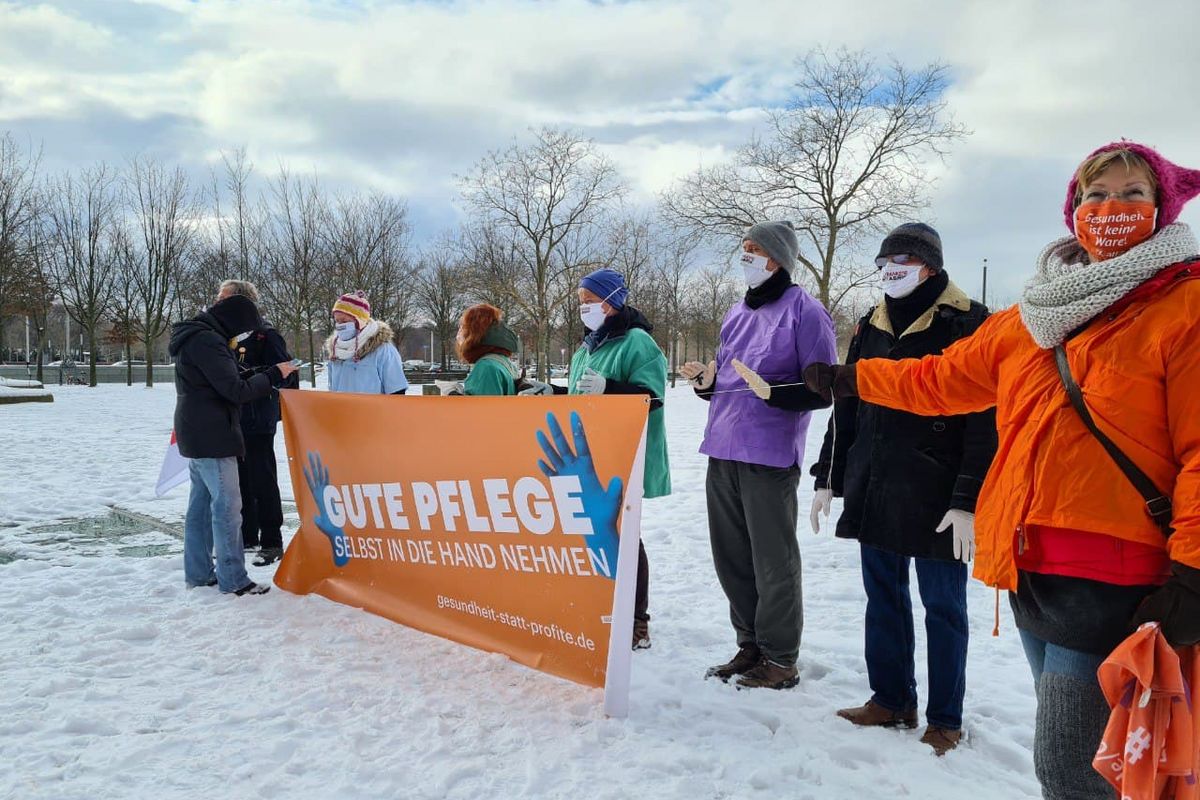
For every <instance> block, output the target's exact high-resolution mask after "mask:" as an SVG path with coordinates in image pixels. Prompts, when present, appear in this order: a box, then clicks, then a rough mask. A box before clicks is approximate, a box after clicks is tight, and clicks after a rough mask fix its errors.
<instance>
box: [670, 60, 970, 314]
mask: <svg viewBox="0 0 1200 800" xmlns="http://www.w3.org/2000/svg"><path fill="white" fill-rule="evenodd" d="M798 68H799V71H800V76H799V78H798V80H797V83H796V91H797V94H796V98H795V99H794V100H793V101H792V102H791V103H790V104H789V105H788V106H787V107H786V108H785V109H783V110H781V111H776V112H773V113H771V114H770V116H769V119H768V124H767V130H766V134H765V135H764V136H761V137H759V136H756V137H755V138H754V139H753V140H752V141H750V142H749V143H748V144H747V145H745V146H744V147H743V148H742V149H741V150H740V151H739V152H738V154H737V157H736V158H735V159H734V162H733V163H732V164H728V165H721V166H717V167H711V168H707V169H701V170H699V171H697V172H696V173H694V174H693V175H691V176H690V177H688V178H687V179H686V180H684V182H683V183H682V185H681V186H679V187H678V188H677V189H676V190H675V191H673V192H670V193H668V194H666V195H664V197H663V204H664V206H665V208H666V209H667V210H668V212H669V213H670V215H671V216H672V217H673V218H674V219H675V220H676V221H677V223H678V224H680V225H682V226H683V227H684V228H685V229H687V230H690V231H691V232H693V233H695V234H699V235H703V236H707V237H709V238H710V239H711V238H713V237H728V236H730V235H740V234H741V233H742V231H744V230H745V228H746V227H748V226H749V225H751V224H753V223H754V222H759V221H762V220H765V219H790V220H791V221H792V222H793V223H794V224H795V226H796V231H797V234H798V235H799V236H800V238H801V248H800V249H801V255H800V263H801V264H802V265H803V268H804V273H803V274H804V276H805V277H806V278H807V279H808V283H809V285H810V286H811V287H813V288H814V289H815V293H816V294H817V296H818V297H819V298H820V300H821V302H822V303H824V304H825V305H826V307H828V308H830V309H833V308H835V307H836V306H837V304H838V303H839V302H840V301H841V299H842V298H843V297H844V296H845V295H846V293H847V292H849V291H851V290H852V289H853V288H854V287H855V286H857V285H860V284H861V283H862V282H863V280H868V279H872V278H873V277H874V274H875V271H874V269H873V268H872V267H869V266H868V267H867V268H865V269H856V268H855V264H854V261H853V259H851V258H850V257H849V255H850V254H852V253H853V252H854V250H855V249H856V248H857V247H860V246H862V245H863V244H864V243H865V242H866V241H867V240H868V239H869V238H871V237H873V236H877V235H879V234H880V233H882V232H883V231H884V230H886V229H887V228H888V227H889V226H890V225H892V224H895V223H896V222H898V221H901V220H903V219H904V218H908V217H911V216H913V215H915V214H916V213H918V212H920V211H922V210H923V209H925V208H926V207H927V205H928V193H929V190H930V187H931V184H932V180H931V178H930V176H929V172H928V169H927V166H926V164H927V160H928V159H929V158H931V157H934V158H942V157H944V156H945V155H946V153H947V152H948V150H949V148H950V146H951V145H952V144H953V143H954V142H956V141H958V140H960V139H962V138H964V137H965V136H966V135H967V134H968V131H967V130H966V128H964V127H963V126H961V125H958V124H956V123H955V122H954V121H953V119H952V118H951V117H950V116H949V115H948V114H947V112H946V101H945V99H944V93H945V89H946V86H947V84H948V77H947V68H946V67H945V66H944V65H942V64H939V63H932V64H929V65H927V66H925V67H922V68H921V69H918V70H915V71H914V70H911V69H909V68H908V67H906V66H904V65H903V64H901V63H900V62H899V61H897V60H894V59H893V60H892V61H890V62H889V63H888V64H886V65H883V66H881V65H879V64H877V63H876V62H875V61H874V60H872V59H871V58H870V57H869V56H867V55H866V54H865V53H861V52H850V51H847V50H845V49H842V50H838V51H837V52H836V53H832V54H830V53H828V52H826V51H824V50H816V51H814V52H812V53H810V54H809V55H808V56H807V57H805V58H803V59H801V60H800V61H799V62H798Z"/></svg>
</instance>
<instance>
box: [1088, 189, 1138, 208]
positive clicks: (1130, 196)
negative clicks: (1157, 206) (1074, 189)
mask: <svg viewBox="0 0 1200 800" xmlns="http://www.w3.org/2000/svg"><path fill="white" fill-rule="evenodd" d="M1110 197H1115V198H1117V199H1118V200H1120V201H1122V202H1125V203H1144V202H1145V201H1147V200H1152V199H1153V198H1151V197H1150V196H1149V191H1148V190H1147V189H1144V188H1142V187H1140V186H1135V187H1133V188H1131V189H1124V190H1122V191H1120V192H1106V191H1104V190H1102V189H1091V190H1089V191H1086V192H1084V193H1083V197H1082V198H1081V199H1080V201H1079V205H1081V206H1082V205H1094V204H1097V203H1103V202H1104V201H1105V200H1107V199H1108V198H1110Z"/></svg>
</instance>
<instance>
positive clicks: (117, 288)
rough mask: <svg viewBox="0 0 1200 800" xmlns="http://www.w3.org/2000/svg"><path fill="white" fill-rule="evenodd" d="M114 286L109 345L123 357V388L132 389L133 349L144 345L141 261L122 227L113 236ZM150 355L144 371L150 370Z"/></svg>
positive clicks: (127, 233)
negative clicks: (140, 278)
mask: <svg viewBox="0 0 1200 800" xmlns="http://www.w3.org/2000/svg"><path fill="white" fill-rule="evenodd" d="M113 262H114V263H113V268H114V286H113V297H112V303H111V304H110V306H109V308H110V311H109V320H110V322H111V323H112V324H111V327H110V328H109V332H108V337H107V338H108V341H109V342H111V343H112V344H115V345H118V346H120V348H121V352H122V353H124V354H125V385H126V386H133V346H134V345H135V344H137V342H139V341H143V337H142V334H141V331H142V324H141V311H142V304H141V297H140V293H139V291H138V280H139V272H140V271H141V268H142V263H141V257H140V256H139V254H138V252H137V249H136V248H135V247H134V244H133V236H132V235H131V234H130V232H129V231H128V230H126V229H125V228H123V227H119V226H118V227H117V228H116V229H115V231H114V234H113ZM150 361H151V358H150V357H149V351H147V356H146V369H147V372H148V371H149V369H150Z"/></svg>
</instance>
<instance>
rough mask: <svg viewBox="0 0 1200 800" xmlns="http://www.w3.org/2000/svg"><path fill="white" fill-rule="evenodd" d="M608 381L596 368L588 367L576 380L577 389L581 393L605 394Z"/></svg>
mask: <svg viewBox="0 0 1200 800" xmlns="http://www.w3.org/2000/svg"><path fill="white" fill-rule="evenodd" d="M606 383H608V381H606V380H605V379H604V376H603V375H601V374H600V373H599V372H596V370H594V369H592V368H591V367H588V368H587V369H585V370H584V371H583V375H581V376H579V380H577V381H575V391H576V392H578V393H579V394H604V384H606Z"/></svg>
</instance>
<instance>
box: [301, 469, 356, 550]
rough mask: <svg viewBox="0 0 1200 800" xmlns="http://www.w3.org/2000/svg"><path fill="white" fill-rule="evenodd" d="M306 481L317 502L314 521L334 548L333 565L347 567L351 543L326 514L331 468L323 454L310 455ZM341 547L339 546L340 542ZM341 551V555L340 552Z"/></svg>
mask: <svg viewBox="0 0 1200 800" xmlns="http://www.w3.org/2000/svg"><path fill="white" fill-rule="evenodd" d="M304 480H305V481H307V482H308V490H309V491H310V492H312V496H313V499H314V500H316V501H317V509H318V513H317V516H316V519H314V520H313V522H315V523H316V524H317V528H318V529H320V531H321V533H323V534H325V535H326V536H328V537H329V545H330V547H332V548H333V563H334V564H335V565H337V566H339V567H344V566H346V564H347V563H349V561H350V548H349V542H347V541H346V534H345V533H343V532H342V529H341V528H339V527H338V526H337V525H334V524H333V521H332V520H330V519H329V517H328V516H327V515H326V514H325V487H326V486H328V485H329V467H326V466H325V465H324V464H322V463H321V454H320V453H313V452H310V453H309V454H308V466H307V467H305V468H304ZM339 541H340V542H341V546H340V547H339V546H338V542H339ZM339 550H340V551H341V555H339V554H338V551H339Z"/></svg>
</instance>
